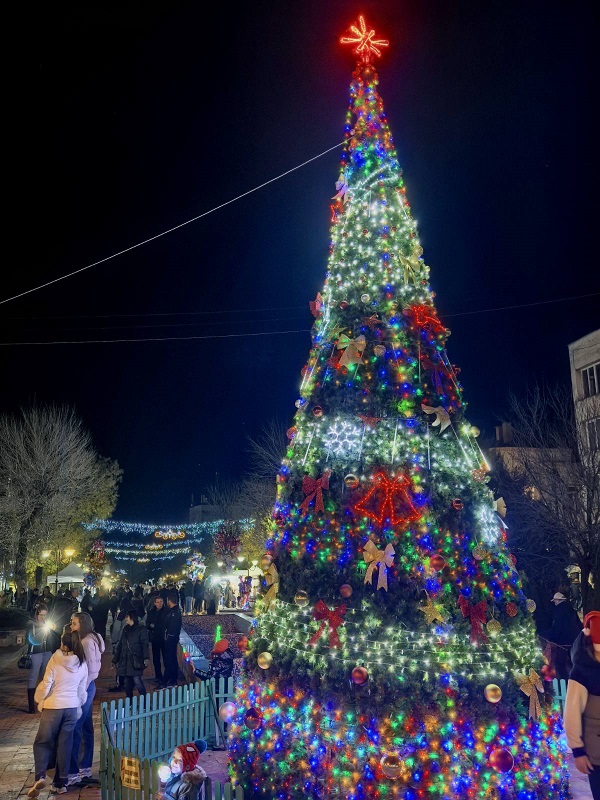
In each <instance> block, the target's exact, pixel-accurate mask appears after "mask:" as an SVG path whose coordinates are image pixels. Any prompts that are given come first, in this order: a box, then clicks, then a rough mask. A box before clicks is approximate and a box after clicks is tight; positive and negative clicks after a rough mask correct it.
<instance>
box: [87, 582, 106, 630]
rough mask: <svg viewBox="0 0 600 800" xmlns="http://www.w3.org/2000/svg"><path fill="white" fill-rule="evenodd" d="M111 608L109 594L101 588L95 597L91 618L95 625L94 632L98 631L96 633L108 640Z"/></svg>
mask: <svg viewBox="0 0 600 800" xmlns="http://www.w3.org/2000/svg"><path fill="white" fill-rule="evenodd" d="M109 608H110V600H109V597H108V594H107V593H106V589H103V588H102V587H101V586H100V588H99V589H98V591H97V592H96V594H95V595H94V601H93V603H92V613H91V614H90V616H91V618H92V621H93V623H94V630H95V631H96V633H99V634H100V636H101V637H102V638H103V639H105V638H106V626H107V624H108V611H109Z"/></svg>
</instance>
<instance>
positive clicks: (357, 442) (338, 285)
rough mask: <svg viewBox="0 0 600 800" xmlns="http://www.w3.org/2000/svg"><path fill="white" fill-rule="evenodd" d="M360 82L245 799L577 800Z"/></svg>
mask: <svg viewBox="0 0 600 800" xmlns="http://www.w3.org/2000/svg"><path fill="white" fill-rule="evenodd" d="M342 42H345V43H351V44H352V45H353V46H354V52H355V53H356V54H357V56H358V63H357V66H356V69H355V71H354V73H353V76H352V82H351V85H350V104H349V108H348V112H347V117H346V127H345V138H346V141H345V147H344V151H343V155H342V163H341V168H340V174H339V178H338V181H337V183H336V194H335V196H334V197H333V198H332V203H331V244H330V256H329V261H328V268H327V275H326V280H325V285H324V288H323V290H322V291H321V292H320V293H319V294H318V295H317V297H316V299H315V300H314V301H313V302H311V303H310V308H311V311H312V313H313V315H314V317H315V321H314V327H313V330H312V349H311V350H310V354H309V357H308V362H307V364H306V366H305V367H304V369H303V370H302V381H301V384H300V396H299V397H298V399H297V400H296V406H297V409H298V410H297V412H296V415H295V419H294V423H293V426H292V427H291V428H290V429H289V431H288V437H289V439H290V442H289V448H288V450H287V454H286V457H285V459H284V460H283V463H282V466H281V470H280V472H279V474H278V476H277V484H278V494H277V502H276V506H275V510H274V515H273V536H272V539H271V541H270V542H269V543H268V552H267V553H266V554H265V555H264V556H263V559H262V562H261V566H262V567H263V570H264V572H265V578H266V581H265V590H266V594H265V595H264V597H263V600H262V609H261V613H260V614H259V616H258V617H257V620H256V622H255V625H254V627H253V629H252V632H251V636H250V637H249V639H248V640H247V641H246V640H244V642H243V644H242V646H244V647H245V648H246V652H245V661H244V674H243V677H242V683H241V684H240V686H239V688H238V691H237V695H236V711H235V714H233V717H232V720H231V721H232V725H231V737H230V755H231V759H230V764H231V766H230V769H231V773H232V778H233V780H234V781H235V782H236V783H238V784H239V785H241V786H243V787H244V790H245V791H246V793H247V794H246V796H247V797H267V798H281V800H290V799H291V798H298V799H300V798H330V797H336V796H339V797H343V798H350V799H351V800H357V799H358V798H379V797H381V798H402V799H403V800H417V798H430V797H431V798H465V799H466V798H498V800H508V798H516V799H518V800H534V799H538V798H566V797H568V781H567V773H566V769H565V767H564V763H565V756H564V750H563V745H562V744H561V742H560V740H559V736H560V733H561V722H560V717H559V714H558V707H557V705H556V703H555V702H554V701H553V700H552V698H551V697H550V696H549V695H548V694H547V692H545V689H548V688H549V684H544V682H543V680H542V679H541V678H540V672H542V667H543V658H542V655H541V652H540V648H539V646H538V641H537V637H536V633H535V628H534V625H533V621H532V618H531V612H532V611H533V610H534V608H535V604H534V603H533V602H532V601H530V600H528V599H527V598H526V597H525V595H524V594H523V591H522V588H521V583H520V580H519V575H518V573H517V571H516V568H515V563H514V559H513V558H512V557H511V555H510V553H509V551H508V549H507V547H506V535H505V527H504V523H503V521H502V519H501V516H500V515H499V513H498V511H499V510H502V509H501V508H499V507H498V505H497V504H495V502H494V499H493V496H492V493H491V492H490V489H489V487H488V486H487V483H488V481H489V477H488V475H487V471H488V470H487V467H486V463H485V459H484V458H483V456H482V453H481V451H480V449H479V447H478V443H477V438H476V437H477V435H478V433H479V432H478V431H477V429H476V428H474V427H473V426H472V425H470V424H469V423H468V422H467V420H466V419H465V416H464V401H463V397H462V391H461V386H460V384H459V382H458V380H457V370H456V369H455V368H454V367H453V366H452V364H451V363H450V361H449V360H448V356H447V355H446V340H447V338H448V336H449V333H450V332H449V331H448V330H447V328H446V326H445V325H444V324H443V323H442V322H441V321H440V319H439V318H438V315H437V312H436V309H435V305H434V302H433V297H434V295H433V293H432V292H431V290H430V287H429V269H428V267H427V266H426V264H425V261H424V260H423V250H422V248H421V245H420V243H419V236H418V233H417V226H416V223H415V221H414V220H413V218H412V215H411V210H410V206H409V204H408V201H407V198H406V193H405V187H404V181H403V177H402V171H401V169H400V167H399V164H398V161H397V156H396V152H395V149H394V145H393V142H392V136H391V132H390V128H389V125H388V122H387V119H386V115H385V112H384V108H383V102H382V100H381V97H380V95H379V93H378V76H377V72H376V70H375V68H374V66H373V58H374V56H376V55H380V53H381V52H382V50H383V48H384V47H386V46H387V44H388V43H387V41H383V40H380V39H377V38H376V35H375V33H374V31H372V30H370V29H369V28H368V26H366V24H365V21H364V18H362V17H361V18H359V23H358V25H357V26H353V27H352V28H351V33H350V34H349V35H348V36H347V37H344V38H343V39H342Z"/></svg>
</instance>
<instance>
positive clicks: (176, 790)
mask: <svg viewBox="0 0 600 800" xmlns="http://www.w3.org/2000/svg"><path fill="white" fill-rule="evenodd" d="M205 750H206V742H205V741H204V740H203V739H197V740H196V741H195V742H188V743H187V744H180V745H179V746H178V747H176V748H175V749H174V750H173V753H172V754H171V758H170V759H169V764H168V766H167V765H166V764H165V765H163V766H162V767H159V770H158V775H159V778H160V781H161V783H163V784H164V787H162V788H161V790H160V791H159V792H157V793H156V800H199V798H200V787H201V786H202V784H203V783H204V781H205V779H206V772H205V771H204V770H203V769H202V767H201V766H199V764H198V759H199V758H200V754H201V753H203V752H204V751H205Z"/></svg>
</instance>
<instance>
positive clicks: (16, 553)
mask: <svg viewBox="0 0 600 800" xmlns="http://www.w3.org/2000/svg"><path fill="white" fill-rule="evenodd" d="M120 478H121V471H120V469H119V467H118V465H117V464H116V462H114V461H109V460H108V459H103V458H101V457H99V455H98V454H97V453H96V451H95V449H94V448H93V446H92V441H91V438H90V436H89V434H88V433H87V432H86V431H85V430H84V429H83V426H82V423H81V421H80V420H79V419H78V418H77V417H76V416H75V414H74V412H73V411H72V410H70V409H68V408H55V407H41V408H32V409H30V410H23V411H21V413H20V415H18V416H4V417H1V418H0V531H1V532H2V538H1V540H0V546H1V547H3V549H4V551H5V554H6V553H7V552H8V554H9V558H10V557H12V558H11V560H13V561H14V562H15V570H14V573H15V580H16V581H18V582H23V581H24V580H25V577H26V570H27V558H28V556H34V557H35V558H36V559H37V558H38V557H39V555H40V553H39V551H40V550H42V549H46V548H48V547H50V548H53V549H64V547H65V546H73V545H75V546H77V545H78V544H79V542H78V541H77V539H78V538H82V537H84V533H83V530H82V528H81V525H80V523H82V522H88V521H91V520H92V519H94V518H95V517H97V516H107V515H110V514H111V513H112V511H113V509H114V507H115V505H116V500H117V486H118V483H119V481H120Z"/></svg>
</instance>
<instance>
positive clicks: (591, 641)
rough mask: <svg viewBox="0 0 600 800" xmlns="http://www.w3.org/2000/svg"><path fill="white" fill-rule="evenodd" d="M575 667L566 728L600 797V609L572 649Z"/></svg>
mask: <svg viewBox="0 0 600 800" xmlns="http://www.w3.org/2000/svg"><path fill="white" fill-rule="evenodd" d="M571 659H572V661H573V669H572V670H571V674H570V675H569V683H568V684H567V699H566V701H565V715H564V717H565V718H564V723H565V731H566V734H567V741H568V743H569V747H570V748H571V749H572V750H573V757H574V758H575V766H576V767H577V769H578V770H579V772H583V774H584V775H587V776H588V777H589V779H590V788H591V790H592V797H593V798H594V800H600V611H590V613H589V614H587V615H586V617H585V618H584V620H583V631H582V632H581V633H580V635H579V636H578V637H577V639H576V640H575V643H574V645H573V648H572V650H571Z"/></svg>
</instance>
